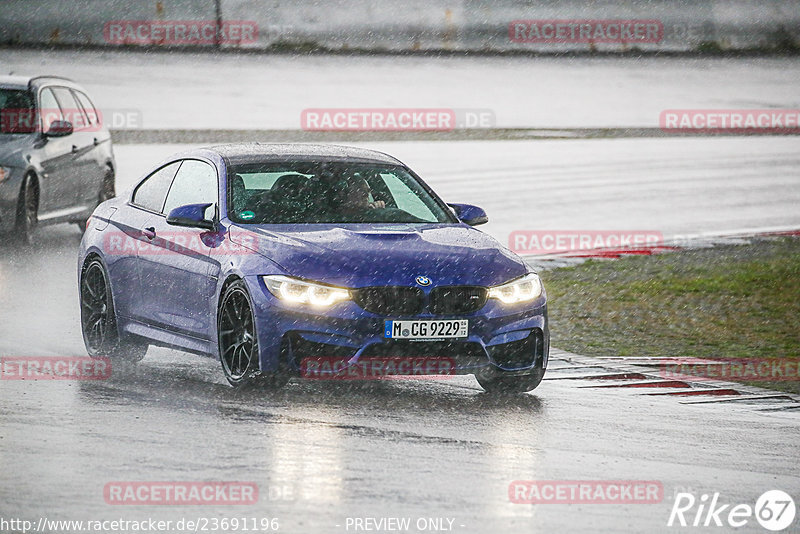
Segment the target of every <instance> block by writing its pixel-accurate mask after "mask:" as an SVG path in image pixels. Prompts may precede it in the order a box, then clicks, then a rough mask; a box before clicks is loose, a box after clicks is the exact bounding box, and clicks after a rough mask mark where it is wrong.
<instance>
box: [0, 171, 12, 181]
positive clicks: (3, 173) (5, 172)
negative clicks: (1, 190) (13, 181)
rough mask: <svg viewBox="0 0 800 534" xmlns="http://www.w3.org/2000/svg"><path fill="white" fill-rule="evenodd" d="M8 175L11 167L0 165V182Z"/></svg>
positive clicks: (6, 178)
mask: <svg viewBox="0 0 800 534" xmlns="http://www.w3.org/2000/svg"><path fill="white" fill-rule="evenodd" d="M10 176H11V169H9V168H8V167H0V183H3V182H4V181H6V180H8V178H9V177H10Z"/></svg>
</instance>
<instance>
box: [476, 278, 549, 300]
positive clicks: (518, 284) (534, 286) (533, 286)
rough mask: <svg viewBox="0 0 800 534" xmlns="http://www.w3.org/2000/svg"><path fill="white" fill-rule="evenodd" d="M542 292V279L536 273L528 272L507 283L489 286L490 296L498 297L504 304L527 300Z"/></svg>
mask: <svg viewBox="0 0 800 534" xmlns="http://www.w3.org/2000/svg"><path fill="white" fill-rule="evenodd" d="M541 294H542V281H541V280H540V279H539V275H537V274H536V273H528V274H526V275H525V276H523V277H522V278H517V279H516V280H512V281H510V282H507V283H505V284H502V285H499V286H494V287H490V288H489V295H488V296H489V298H492V299H498V300H500V302H502V303H503V304H516V303H518V302H527V301H529V300H533V299H535V298H537V297H539V296H540V295H541Z"/></svg>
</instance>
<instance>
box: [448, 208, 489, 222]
mask: <svg viewBox="0 0 800 534" xmlns="http://www.w3.org/2000/svg"><path fill="white" fill-rule="evenodd" d="M448 206H450V207H451V208H453V211H455V212H456V216H457V217H458V218H459V219H461V222H463V223H464V224H468V225H470V226H478V225H479V224H486V223H487V222H489V217H487V216H486V212H485V211H483V209H482V208H479V207H478V206H473V205H472V204H448Z"/></svg>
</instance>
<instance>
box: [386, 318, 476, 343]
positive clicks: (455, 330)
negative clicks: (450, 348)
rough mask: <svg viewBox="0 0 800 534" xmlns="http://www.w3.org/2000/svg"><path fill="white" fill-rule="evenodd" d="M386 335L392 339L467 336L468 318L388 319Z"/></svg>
mask: <svg viewBox="0 0 800 534" xmlns="http://www.w3.org/2000/svg"><path fill="white" fill-rule="evenodd" d="M385 327H386V328H385V329H384V336H383V337H386V338H392V339H442V338H454V337H467V335H468V334H469V320H468V319H451V320H445V321H386V324H385Z"/></svg>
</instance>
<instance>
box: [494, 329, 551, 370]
mask: <svg viewBox="0 0 800 534" xmlns="http://www.w3.org/2000/svg"><path fill="white" fill-rule="evenodd" d="M486 350H488V351H489V356H491V357H492V360H494V362H495V363H496V364H497V365H499V366H500V367H504V368H506V369H520V368H523V367H530V366H531V365H533V364H534V363H536V362H537V361H540V360H539V359H540V358H541V357H543V356H544V335H543V334H542V331H541V330H540V329H539V328H534V329H533V330H531V333H530V334H528V337H526V338H524V339H521V340H519V341H512V342H511V343H503V344H501V345H493V346H491V347H486Z"/></svg>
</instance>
